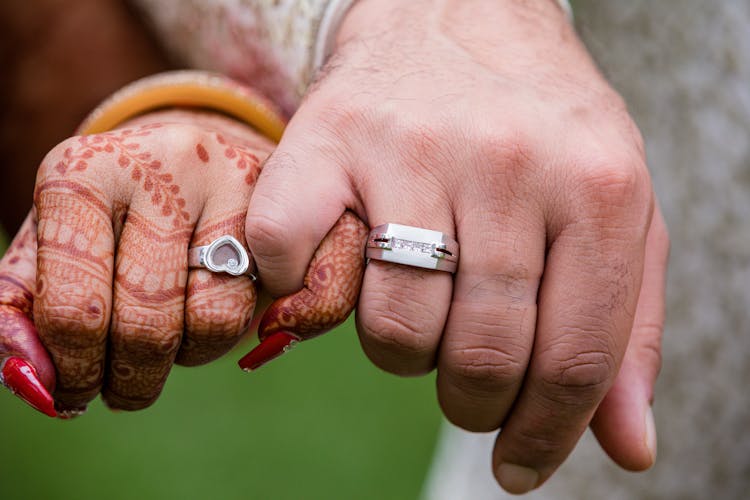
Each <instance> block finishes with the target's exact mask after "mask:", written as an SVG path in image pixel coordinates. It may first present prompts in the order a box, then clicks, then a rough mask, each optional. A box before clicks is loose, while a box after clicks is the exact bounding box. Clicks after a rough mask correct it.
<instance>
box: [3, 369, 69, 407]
mask: <svg viewBox="0 0 750 500" xmlns="http://www.w3.org/2000/svg"><path fill="white" fill-rule="evenodd" d="M0 382H2V383H3V384H4V385H5V387H7V388H8V389H10V392H12V393H13V394H15V395H16V396H18V397H19V398H21V399H23V400H24V401H26V403H28V404H29V406H31V407H33V408H35V409H37V410H39V411H40V412H42V413H44V414H45V415H49V416H50V417H56V416H57V412H56V411H55V401H54V400H53V399H52V396H50V393H49V392H47V389H46V388H45V387H44V385H42V383H41V382H40V381H39V377H38V376H37V373H36V370H35V369H34V367H33V366H31V365H30V364H29V363H27V362H26V361H24V360H23V359H21V358H17V357H15V356H13V357H10V358H8V359H6V360H5V362H4V363H3V364H2V369H0Z"/></svg>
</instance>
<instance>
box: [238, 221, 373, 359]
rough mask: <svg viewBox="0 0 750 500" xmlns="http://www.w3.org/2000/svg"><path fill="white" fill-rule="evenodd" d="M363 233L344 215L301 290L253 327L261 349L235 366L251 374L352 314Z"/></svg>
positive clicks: (359, 275)
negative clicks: (294, 344) (298, 342)
mask: <svg viewBox="0 0 750 500" xmlns="http://www.w3.org/2000/svg"><path fill="white" fill-rule="evenodd" d="M367 235H368V229H367V226H365V225H364V224H363V223H362V221H360V220H359V218H357V216H356V215H354V214H353V213H351V212H346V213H344V215H342V216H341V218H340V219H339V220H338V222H337V223H336V225H335V226H334V227H333V229H331V231H330V232H329V233H328V234H327V235H326V237H325V239H324V240H323V242H322V243H321V244H320V246H319V247H318V249H317V251H316V252H315V255H314V256H313V258H312V261H311V262H310V265H309V267H308V269H307V273H306V275H305V279H304V287H303V288H302V289H301V290H299V291H297V292H295V293H293V294H291V295H287V296H285V297H281V298H279V299H277V300H276V301H274V302H273V303H272V304H271V306H270V307H269V308H268V309H267V310H266V312H265V313H264V314H263V317H262V318H261V320H260V326H259V328H258V337H259V338H260V340H261V343H260V345H258V346H257V347H256V348H255V349H253V350H252V351H251V352H250V353H248V354H247V355H246V356H245V357H243V358H242V359H241V360H240V362H239V365H240V367H241V368H242V369H244V370H254V369H256V368H259V367H260V366H262V365H263V364H265V363H267V362H268V361H270V360H271V359H274V358H276V357H278V356H280V355H281V354H283V353H284V352H285V351H286V350H288V348H289V347H291V345H292V343H293V342H297V341H300V340H307V339H309V338H312V337H315V336H317V335H321V334H322V333H325V332H326V331H328V330H330V329H332V328H334V327H335V326H337V325H339V324H340V323H342V322H343V321H344V320H345V319H346V318H347V316H349V314H350V313H351V312H352V311H353V310H354V307H355V306H356V304H357V298H358V296H359V289H360V287H361V285H362V276H363V274H364V270H365V260H364V247H365V242H366V241H367Z"/></svg>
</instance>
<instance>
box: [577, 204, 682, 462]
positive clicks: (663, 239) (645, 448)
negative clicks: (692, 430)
mask: <svg viewBox="0 0 750 500" xmlns="http://www.w3.org/2000/svg"><path fill="white" fill-rule="evenodd" d="M668 255H669V239H668V235H667V228H666V225H665V223H664V219H663V217H662V215H661V211H660V210H659V208H658V205H657V207H656V209H655V211H654V216H653V220H652V222H651V227H650V229H649V233H648V237H647V240H646V256H645V261H644V269H643V283H642V285H641V293H640V296H639V298H638V306H637V308H636V313H635V321H634V324H633V331H632V334H631V337H630V343H629V344H628V348H627V351H626V352H625V357H624V359H623V363H622V366H621V368H620V372H619V374H618V376H617V378H616V379H615V382H614V385H613V386H612V388H611V389H610V390H609V392H608V393H607V396H606V397H605V398H604V400H603V401H602V403H601V404H600V405H599V408H598V409H597V411H596V414H595V415H594V419H593V420H592V421H591V429H592V430H593V431H594V434H595V435H596V438H597V440H598V441H599V443H600V444H601V446H602V448H603V449H604V451H606V452H607V454H608V455H609V456H610V457H611V458H612V460H614V461H615V462H616V463H617V464H619V465H620V466H621V467H623V468H625V469H628V470H633V471H639V470H645V469H648V468H649V467H651V466H652V465H653V463H654V460H655V459H656V428H655V425H654V415H653V412H652V410H651V403H652V401H653V391H654V384H655V383H656V378H657V376H658V374H659V369H660V367H661V337H662V331H663V326H664V293H665V276H666V270H667V260H668Z"/></svg>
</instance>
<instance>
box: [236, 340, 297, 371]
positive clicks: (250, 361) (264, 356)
mask: <svg viewBox="0 0 750 500" xmlns="http://www.w3.org/2000/svg"><path fill="white" fill-rule="evenodd" d="M299 341H300V339H299V337H297V336H296V335H292V334H291V333H287V332H276V333H273V334H271V335H269V336H268V337H266V338H265V339H263V341H262V342H261V343H260V344H258V345H257V346H255V349H253V350H252V351H250V352H249V353H247V354H245V356H244V357H243V358H242V359H241V360H239V362H238V363H237V364H238V365H240V368H242V369H243V370H245V371H246V372H249V371H250V370H255V369H258V368H260V367H261V366H263V365H265V364H266V363H268V362H269V361H271V360H272V359H275V358H278V357H279V356H281V355H282V354H284V353H285V352H287V351H288V350H289V349H291V348H292V347H294V345H295V344H296V343H297V342H299Z"/></svg>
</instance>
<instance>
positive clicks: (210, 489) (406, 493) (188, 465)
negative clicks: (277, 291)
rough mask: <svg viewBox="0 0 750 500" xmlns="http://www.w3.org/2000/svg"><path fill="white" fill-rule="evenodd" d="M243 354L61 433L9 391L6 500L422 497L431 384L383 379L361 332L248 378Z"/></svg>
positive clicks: (0, 494)
mask: <svg viewBox="0 0 750 500" xmlns="http://www.w3.org/2000/svg"><path fill="white" fill-rule="evenodd" d="M0 245H3V241H2V236H0ZM3 248H4V247H0V253H1V252H2V250H3ZM247 347H248V345H244V346H240V347H239V348H238V350H235V351H234V352H233V353H230V354H229V355H227V356H225V357H224V358H222V359H221V360H219V361H217V362H214V363H212V364H209V365H207V366H203V367H199V368H182V367H175V368H174V369H173V371H172V374H171V375H170V377H169V380H168V381H167V385H166V387H165V388H164V392H163V394H162V397H161V398H160V399H159V401H157V402H156V404H155V405H154V406H153V407H151V408H149V409H147V410H143V411H140V412H135V413H113V412H111V411H109V410H107V409H106V408H105V407H104V406H103V405H102V403H101V402H100V401H99V400H97V401H95V402H94V403H92V404H91V406H90V408H89V411H88V413H87V414H86V415H84V416H82V417H79V418H77V419H74V420H71V421H61V420H56V419H50V418H49V417H46V416H43V415H41V414H38V413H37V412H36V411H34V410H32V409H31V408H29V407H28V406H26V405H25V404H23V403H22V402H21V401H19V400H17V399H16V398H15V397H14V396H12V395H11V394H10V393H9V392H8V391H6V390H1V391H0V449H1V450H2V452H0V499H2V500H11V499H13V500H15V499H75V500H85V499H101V498H107V499H112V500H115V499H132V498H139V499H151V498H154V499H166V498H180V499H191V498H201V499H205V498H217V499H339V498H341V499H353V498H356V499H402V498H403V499H415V498H418V496H419V494H420V491H421V486H422V482H423V480H424V477H425V474H426V472H427V469H428V466H429V463H430V457H431V453H432V450H433V446H434V441H435V437H436V435H437V431H438V427H439V424H440V416H439V415H440V414H439V409H438V406H437V403H436V401H435V395H434V377H433V376H429V377H422V378H419V379H399V378H396V377H394V376H391V375H387V374H385V373H382V372H380V371H379V370H378V369H376V368H375V367H374V366H372V364H371V363H370V362H369V361H368V360H367V359H366V358H365V356H364V354H363V353H362V352H361V349H360V348H359V343H358V340H357V337H356V332H355V330H354V324H353V321H352V320H351V319H350V320H349V321H348V322H347V323H346V324H345V325H343V326H342V327H340V328H339V329H337V330H336V331H334V332H331V333H329V334H328V335H325V336H323V337H321V338H318V339H315V340H313V341H311V342H308V343H305V344H303V345H301V346H299V347H297V348H296V349H294V350H293V351H292V352H291V353H289V354H287V355H285V356H283V357H282V358H279V359H278V360H275V361H274V362H272V363H270V364H269V365H267V366H264V367H263V368H262V369H260V370H259V371H257V372H254V373H250V374H246V373H243V372H241V371H240V370H239V369H238V368H237V365H236V360H237V359H238V358H239V357H240V356H241V355H242V354H244V353H245V349H246V348H247Z"/></svg>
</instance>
